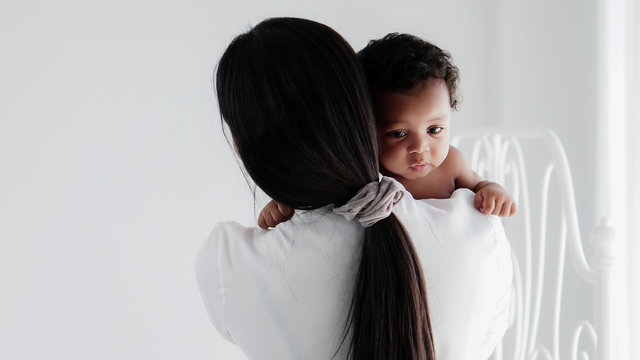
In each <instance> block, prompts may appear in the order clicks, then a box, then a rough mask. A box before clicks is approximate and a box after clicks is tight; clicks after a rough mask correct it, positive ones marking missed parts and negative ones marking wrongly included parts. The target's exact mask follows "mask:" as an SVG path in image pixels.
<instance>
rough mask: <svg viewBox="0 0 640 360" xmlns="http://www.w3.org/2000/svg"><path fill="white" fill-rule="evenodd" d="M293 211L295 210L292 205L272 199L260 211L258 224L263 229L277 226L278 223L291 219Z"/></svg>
mask: <svg viewBox="0 0 640 360" xmlns="http://www.w3.org/2000/svg"><path fill="white" fill-rule="evenodd" d="M293 213H294V210H293V209H292V208H291V207H289V206H287V205H284V204H281V203H279V202H277V201H275V200H271V201H269V203H268V204H267V205H266V206H265V207H264V209H262V211H261V212H260V216H258V226H260V227H261V228H263V229H268V228H270V227H272V228H273V227H276V225H278V224H280V223H282V222H285V221H287V220H289V219H291V217H292V216H293Z"/></svg>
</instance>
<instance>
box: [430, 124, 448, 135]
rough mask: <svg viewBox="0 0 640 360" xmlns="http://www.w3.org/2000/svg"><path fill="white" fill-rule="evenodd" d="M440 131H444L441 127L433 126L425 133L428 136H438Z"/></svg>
mask: <svg viewBox="0 0 640 360" xmlns="http://www.w3.org/2000/svg"><path fill="white" fill-rule="evenodd" d="M442 130H444V128H443V127H442V126H434V127H430V128H429V129H428V130H427V132H428V133H429V134H439V133H440V132H441V131H442Z"/></svg>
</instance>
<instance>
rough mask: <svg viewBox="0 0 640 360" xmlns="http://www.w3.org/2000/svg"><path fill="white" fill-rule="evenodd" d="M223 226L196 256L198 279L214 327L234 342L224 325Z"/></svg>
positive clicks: (219, 225) (205, 242)
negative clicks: (221, 257)
mask: <svg viewBox="0 0 640 360" xmlns="http://www.w3.org/2000/svg"><path fill="white" fill-rule="evenodd" d="M222 225H223V224H217V225H216V226H215V227H214V228H213V231H212V232H211V235H210V236H209V238H208V239H207V240H205V241H204V243H203V244H202V245H201V246H200V250H199V251H198V254H197V256H196V278H197V281H198V287H199V289H200V295H202V300H203V301H204V305H205V308H206V309H207V313H208V315H209V319H211V322H212V323H213V326H214V327H215V328H216V329H217V330H218V332H220V334H221V335H222V336H223V337H224V338H225V339H227V340H229V341H230V342H234V341H233V338H232V337H231V334H230V333H229V331H228V330H227V328H226V327H225V323H224V312H225V297H224V278H223V275H224V274H223V271H222V270H221V266H220V265H221V264H220V263H221V259H220V256H221V254H222V253H223V251H221V249H220V247H221V246H223V243H224V239H222V238H221V237H222V235H223V231H222V230H221V227H222Z"/></svg>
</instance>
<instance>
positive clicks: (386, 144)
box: [258, 33, 516, 229]
mask: <svg viewBox="0 0 640 360" xmlns="http://www.w3.org/2000/svg"><path fill="white" fill-rule="evenodd" d="M358 57H359V58H360V61H361V62H362V65H363V68H364V71H365V75H366V78H367V82H368V85H369V90H370V93H371V96H372V98H373V104H374V111H375V115H376V123H377V127H378V135H379V145H380V154H379V155H380V168H381V169H380V171H381V173H382V174H383V175H386V176H390V177H393V178H395V179H396V180H398V181H399V182H400V183H401V184H402V185H404V187H405V188H406V189H407V191H409V192H410V193H411V195H413V197H414V198H416V199H429V198H437V199H446V198H449V197H450V196H451V194H452V193H453V192H454V191H455V190H456V189H458V188H467V189H471V190H473V191H474V192H475V193H476V195H475V198H474V205H475V207H476V208H477V209H478V210H479V211H481V212H483V213H485V214H491V215H499V216H512V215H514V214H515V212H516V204H515V203H514V201H513V199H512V198H511V196H509V194H507V192H506V191H505V190H504V188H503V187H502V186H500V185H499V184H496V183H494V182H490V181H483V180H482V178H480V176H479V175H478V174H477V173H475V172H474V171H472V170H471V169H470V168H469V166H468V165H467V164H466V161H465V159H464V157H463V155H462V153H461V152H460V151H459V150H458V149H456V148H455V147H453V146H451V145H449V134H450V133H449V128H450V123H451V109H457V105H458V99H457V94H456V90H457V86H458V81H459V75H458V68H457V67H456V66H454V65H453V63H452V61H451V56H450V55H449V53H447V52H446V51H443V50H441V49H440V48H438V47H437V46H435V45H433V44H431V43H429V42H426V41H424V40H422V39H420V38H418V37H415V36H412V35H406V34H397V33H392V34H388V35H387V36H385V37H384V38H382V39H379V40H372V41H370V42H369V44H368V45H367V46H366V47H365V48H364V49H362V50H361V51H360V52H359V53H358ZM291 216H293V209H291V208H290V207H288V206H286V205H284V204H280V203H278V202H276V201H273V200H272V201H271V202H269V203H268V204H267V206H265V208H264V209H263V210H262V212H261V213H260V216H259V218H258V226H260V227H261V228H263V229H267V228H269V227H275V226H276V225H277V224H279V223H281V222H283V221H286V220H288V219H290V218H291Z"/></svg>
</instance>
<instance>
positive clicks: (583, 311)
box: [451, 129, 615, 360]
mask: <svg viewBox="0 0 640 360" xmlns="http://www.w3.org/2000/svg"><path fill="white" fill-rule="evenodd" d="M451 143H452V144H453V145H454V146H456V147H458V148H459V149H460V150H462V151H463V153H465V155H466V156H467V159H468V160H469V161H470V165H471V167H472V168H473V169H474V170H476V171H477V172H478V173H479V174H480V175H481V176H483V177H484V178H485V179H490V180H493V181H496V182H499V183H501V184H503V185H504V186H505V188H506V189H507V190H508V191H509V192H510V193H511V194H512V196H513V197H514V199H515V200H516V203H517V205H518V213H517V214H516V216H514V217H513V218H509V219H505V220H504V221H503V223H504V225H505V231H506V233H507V237H508V238H509V240H510V241H511V244H512V250H513V264H514V269H513V270H514V271H513V274H514V281H513V300H514V301H513V304H514V306H513V307H512V317H511V319H512V322H511V327H510V329H509V330H508V331H507V333H506V334H505V337H504V339H503V342H502V343H501V344H499V345H498V347H497V348H496V349H495V351H494V353H493V355H492V359H493V360H502V359H514V360H525V359H526V360H535V359H552V360H561V359H571V360H578V359H582V360H586V359H590V358H594V359H598V360H613V359H615V352H614V350H615V349H614V347H613V344H614V339H613V335H612V334H613V323H612V319H613V316H612V310H613V309H612V304H613V302H612V296H613V291H612V283H613V275H612V267H613V265H614V262H615V257H614V250H613V246H614V244H613V242H614V232H613V229H612V228H611V226H610V225H609V224H608V223H607V221H606V220H605V219H603V221H602V222H601V224H600V225H598V226H597V227H596V229H595V231H594V233H593V236H592V239H591V240H592V241H591V247H587V250H589V251H590V252H591V257H590V258H591V262H589V261H587V256H585V250H584V249H583V242H582V238H581V236H580V229H579V224H578V216H577V211H576V202H575V196H574V191H573V183H572V179H571V173H570V170H569V165H568V161H567V157H566V155H565V152H564V148H563V147H562V144H561V143H560V141H559V139H558V137H557V136H556V135H555V134H554V133H552V132H551V131H549V130H544V129H533V130H524V131H522V130H519V131H518V130H515V131H511V130H505V129H482V130H474V131H468V132H465V133H460V134H457V135H456V136H454V137H453V138H452V141H451ZM567 247H568V256H569V257H570V258H571V263H572V265H573V267H571V268H565V258H566V256H567V254H566V252H567ZM567 292H569V293H570V295H571V297H572V299H573V301H572V302H571V303H569V302H568V301H563V300H566V297H563V294H566V293H567ZM576 299H580V301H579V302H578V301H576ZM590 355H592V356H590Z"/></svg>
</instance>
